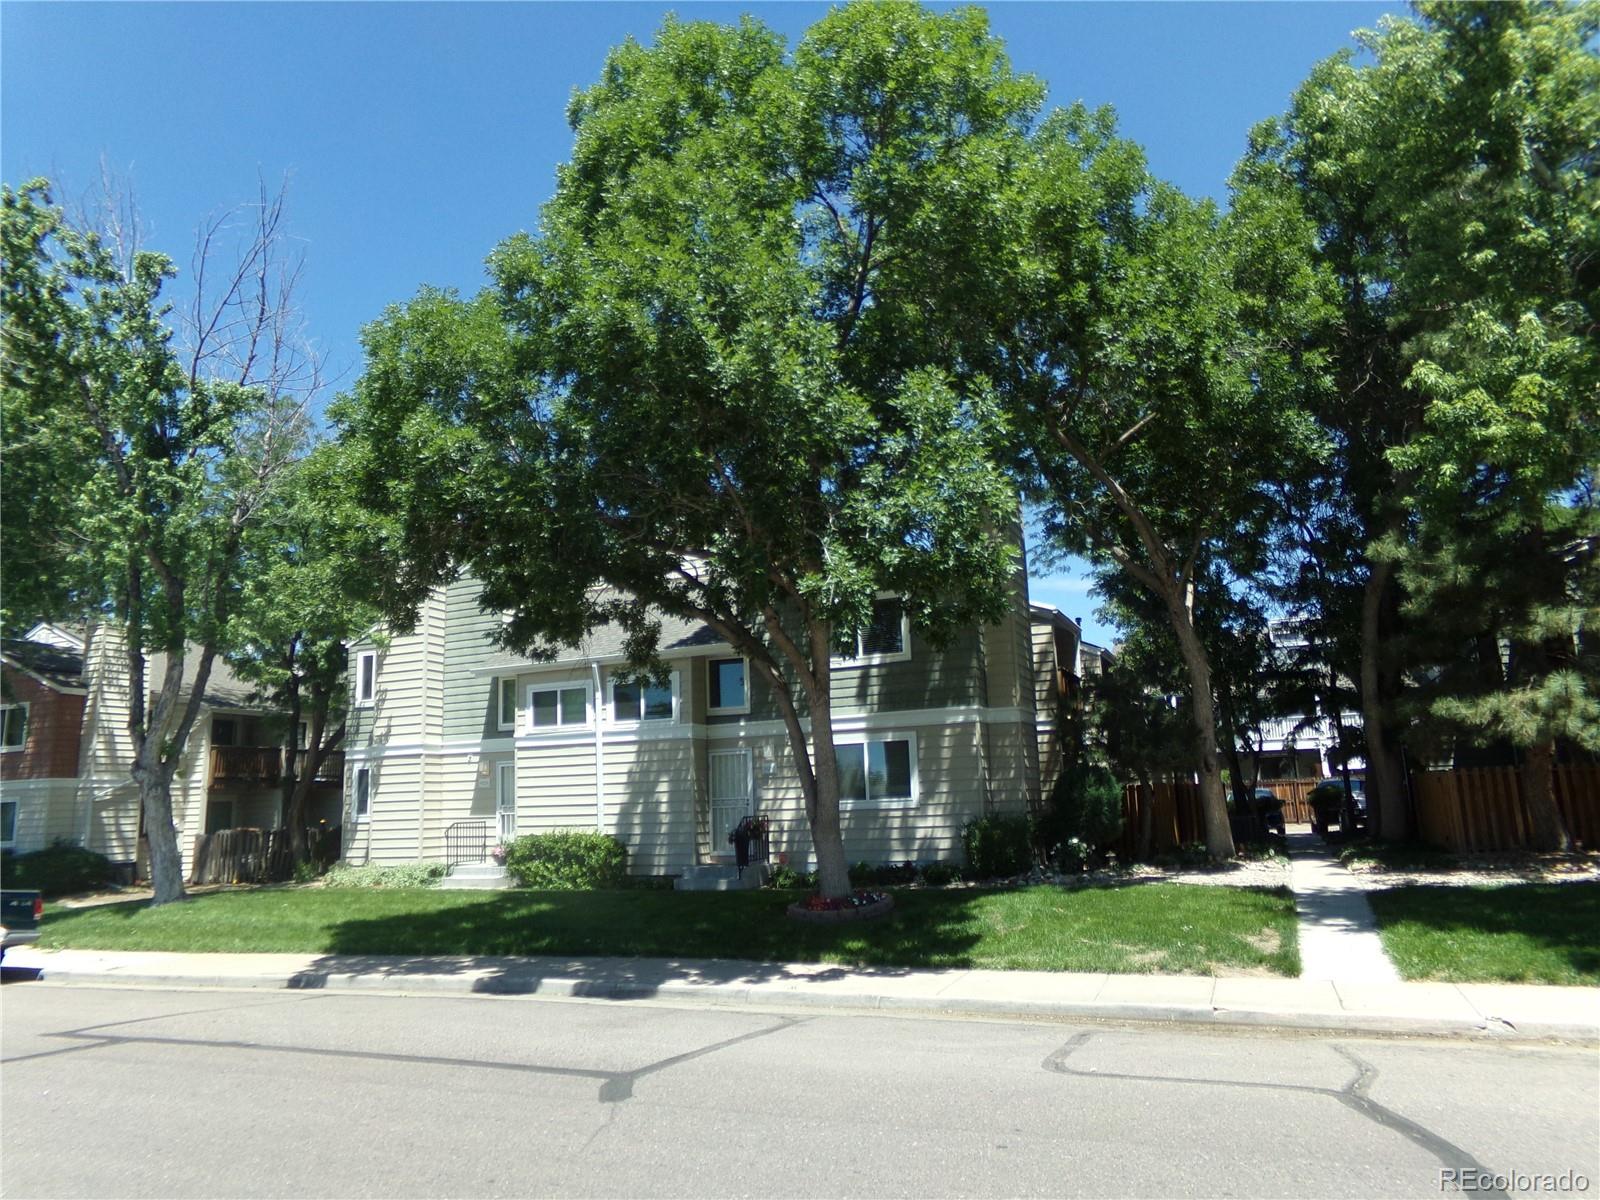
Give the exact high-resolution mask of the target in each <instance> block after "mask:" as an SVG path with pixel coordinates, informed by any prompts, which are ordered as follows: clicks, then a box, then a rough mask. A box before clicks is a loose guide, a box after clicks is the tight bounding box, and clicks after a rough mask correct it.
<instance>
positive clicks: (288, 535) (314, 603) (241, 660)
mask: <svg viewBox="0 0 1600 1200" xmlns="http://www.w3.org/2000/svg"><path fill="white" fill-rule="evenodd" d="M340 476H341V469H340V465H339V456H338V453H337V450H336V448H335V447H334V446H333V445H332V444H324V445H322V446H320V447H318V448H317V449H315V450H313V451H312V452H311V453H310V454H309V455H308V456H307V457H305V458H303V459H301V460H299V461H297V462H296V463H294V464H293V465H292V466H291V467H290V469H289V470H288V471H287V472H286V474H285V476H284V479H283V481H282V486H281V487H280V488H278V489H277V492H276V494H275V496H274V497H273V498H272V501H271V503H270V504H269V506H268V507H267V509H266V510H265V511H264V512H263V514H262V517H261V519H260V520H259V521H258V522H256V523H255V524H254V525H253V526H252V527H251V529H250V530H249V531H247V534H246V537H245V539H244V560H243V563H242V570H241V572H240V575H241V584H240V588H239V599H238V603H237V604H236V605H235V606H234V609H233V612H232V613H231V615H230V617H229V620H228V630H227V637H226V644H227V646H228V647H229V649H228V652H227V657H228V662H229V665H230V666H232V668H233V670H234V672H235V673H236V674H237V675H239V676H240V677H241V678H243V679H246V680H248V681H250V682H251V683H253V684H254V685H255V687H256V690H257V692H258V693H259V694H260V695H261V696H262V698H264V699H265V700H267V701H269V702H270V703H271V704H272V706H273V708H274V709H275V710H277V712H278V714H279V720H280V728H281V732H282V743H283V773H282V776H281V779H280V787H281V789H282V804H281V808H280V812H279V819H280V821H281V822H282V824H283V826H284V828H285V829H287V830H288V833H289V845H290V849H291V852H292V854H293V857H294V861H295V862H296V863H301V862H304V861H305V860H306V858H307V855H308V852H309V847H308V844H307V838H306V831H307V806H308V802H309V800H310V795H311V789H312V786H313V784H314V783H315V781H316V777H317V772H318V771H319V770H320V769H321V768H322V765H323V763H325V762H326V761H327V760H328V757H329V756H330V755H331V754H333V753H334V752H335V751H336V750H338V749H339V746H340V745H341V743H342V742H343V741H344V735H345V720H346V717H347V715H348V711H349V680H348V666H349V652H348V648H347V647H348V643H349V642H350V640H351V639H353V638H355V637H357V636H359V635H360V634H361V633H362V632H364V631H365V630H366V629H368V628H369V627H370V626H371V625H372V624H373V622H374V621H375V620H376V617H377V614H376V612H375V611H374V610H373V609H372V608H371V607H370V606H368V605H367V604H365V603H363V602H362V600H361V599H360V596H361V590H362V589H361V587H360V585H359V583H358V582H356V581H355V578H354V576H355V574H356V573H357V572H359V571H361V570H363V569H364V568H363V565H362V564H361V563H360V561H359V559H358V557H357V556H356V555H354V554H352V553H351V549H352V546H353V545H354V544H355V539H354V538H353V537H352V535H351V532H350V530H351V522H352V521H353V520H358V519H359V514H357V513H355V512H354V511H353V510H352V509H351V508H350V507H349V505H348V503H347V495H346V491H345V488H344V486H343V481H342V479H341V477H340ZM302 727H303V728H304V730H305V734H304V739H303V741H302V738H301V736H300V730H301V728H302Z"/></svg>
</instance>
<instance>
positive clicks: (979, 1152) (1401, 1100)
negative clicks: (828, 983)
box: [0, 981, 1600, 1197]
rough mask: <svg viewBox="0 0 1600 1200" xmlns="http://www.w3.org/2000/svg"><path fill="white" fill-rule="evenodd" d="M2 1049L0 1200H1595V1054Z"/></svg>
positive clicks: (272, 995) (1159, 1049) (727, 1022)
mask: <svg viewBox="0 0 1600 1200" xmlns="http://www.w3.org/2000/svg"><path fill="white" fill-rule="evenodd" d="M0 1058H3V1079H0V1102H3V1118H0V1128H3V1131H4V1145H3V1154H0V1194H3V1195H4V1196H6V1197H35V1196H205V1197H211V1196H384V1197H405V1196H524V1195H535V1196H543V1195H563V1196H565V1195H582V1196H619V1195H620V1196H635V1195H637V1196H739V1195H743V1196H771V1195H803V1196H914V1197H923V1196H1034V1195H1040V1196H1439V1195H1441V1194H1443V1195H1450V1194H1456V1193H1453V1192H1452V1189H1451V1187H1450V1185H1449V1184H1444V1185H1443V1186H1441V1172H1442V1171H1456V1172H1462V1173H1464V1172H1474V1171H1478V1172H1482V1173H1483V1176H1482V1177H1480V1182H1481V1181H1482V1178H1483V1177H1492V1176H1495V1175H1499V1176H1501V1177H1503V1178H1502V1180H1501V1182H1507V1181H1509V1182H1510V1183H1512V1184H1513V1187H1512V1188H1511V1190H1512V1192H1514V1193H1515V1192H1518V1191H1532V1190H1533V1186H1532V1185H1534V1184H1535V1183H1536V1182H1537V1180H1536V1177H1538V1176H1545V1175H1556V1176H1559V1175H1560V1173H1561V1172H1571V1173H1575V1176H1582V1177H1583V1181H1584V1182H1586V1183H1587V1190H1585V1191H1569V1192H1566V1193H1564V1194H1567V1195H1580V1196H1582V1195H1587V1196H1597V1195H1600V1059H1597V1055H1596V1052H1595V1050H1594V1049H1593V1048H1590V1047H1576V1046H1552V1045H1527V1044H1517V1045H1496V1044H1484V1043H1474V1042H1461V1041H1436V1040H1416V1041H1407V1040H1401V1039H1387V1040H1385V1039H1376V1038H1366V1039H1364V1038H1357V1037H1351V1038H1336V1037H1326V1036H1324V1037H1317V1036H1311V1035H1304V1034H1301V1035H1291V1034H1286V1033H1272V1032H1219V1031H1209V1030H1208V1031H1194V1030H1186V1029H1180V1028H1171V1029H1169V1028H1160V1027H1152V1026H1110V1025H1104V1026H1089V1025H1071V1024H1063V1023H1057V1022H1049V1021H1031V1022H1028V1021H1006V1022H1002V1021H981V1020H965V1021H955V1020H944V1019H936V1018H930V1017H909V1018H898V1017H882V1016H875V1015H874V1016H867V1015H861V1016H855V1015H841V1014H829V1015H817V1014H806V1013H803V1012H790V1013H784V1012H778V1011H772V1012H765V1011H755V1010H749V1009H732V1008H729V1009H721V1008H709V1007H696V1008H688V1007H684V1008H678V1007H672V1006H670V1005H667V1004H658V1003H642V1002H628V1003H618V1002H613V1001H576V1000H566V1001H562V1000H549V999H540V998H534V997H526V996H473V997H427V996H403V995H388V994H384V995H356V994H318V993H316V992H296V993H282V992H261V991H251V992H244V991H219V990H212V991H205V990H190V991H177V990H156V989H138V988H93V987H87V986H84V985H68V986H62V985H52V984H48V983H44V982H38V981H35V982H28V983H20V984H18V983H13V984H9V985H8V986H6V987H5V988H4V989H3V991H0ZM1575 1176H1574V1175H1569V1176H1567V1178H1568V1179H1569V1181H1571V1180H1573V1179H1574V1177H1575ZM1458 1177H1460V1176H1458ZM1490 1182H1491V1183H1492V1182H1493V1180H1492V1179H1490ZM1517 1184H1527V1185H1529V1186H1527V1187H1518V1186H1515V1185H1517ZM1459 1194H1463V1195H1476V1196H1488V1195H1494V1194H1496V1192H1495V1190H1494V1189H1492V1187H1491V1188H1490V1189H1488V1190H1484V1189H1481V1188H1480V1189H1479V1190H1476V1191H1473V1192H1470V1193H1469V1192H1462V1193H1459ZM1546 1194H1548V1192H1547V1193H1546Z"/></svg>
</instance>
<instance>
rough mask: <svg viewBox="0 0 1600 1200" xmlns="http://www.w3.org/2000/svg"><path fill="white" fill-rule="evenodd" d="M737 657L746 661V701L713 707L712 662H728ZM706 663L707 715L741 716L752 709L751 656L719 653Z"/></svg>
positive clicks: (741, 660)
mask: <svg viewBox="0 0 1600 1200" xmlns="http://www.w3.org/2000/svg"><path fill="white" fill-rule="evenodd" d="M735 658H737V659H738V660H739V661H740V662H742V663H744V703H743V704H735V705H726V704H725V705H723V706H722V707H721V708H712V707H711V664H712V663H717V662H728V661H729V660H730V659H735ZM705 663H706V715H707V716H711V717H724V716H739V715H741V714H746V713H748V712H749V711H750V656H749V655H748V654H719V655H717V656H716V657H715V658H708V659H706V660H705Z"/></svg>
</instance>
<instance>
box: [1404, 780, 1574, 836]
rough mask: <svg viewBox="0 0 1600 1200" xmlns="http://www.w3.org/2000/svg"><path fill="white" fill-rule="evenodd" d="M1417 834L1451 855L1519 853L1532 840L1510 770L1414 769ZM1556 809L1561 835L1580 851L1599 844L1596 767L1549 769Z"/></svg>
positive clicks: (1520, 790)
mask: <svg viewBox="0 0 1600 1200" xmlns="http://www.w3.org/2000/svg"><path fill="white" fill-rule="evenodd" d="M1413 781H1414V783H1415V785H1416V800H1417V833H1418V835H1419V836H1420V837H1421V839H1422V840H1423V841H1424V842H1427V843H1428V844H1429V845H1431V846H1439V847H1441V848H1443V849H1446V850H1454V851H1457V852H1472V851H1478V850H1520V849H1524V848H1526V847H1528V846H1529V845H1530V844H1531V842H1532V840H1533V830H1532V826H1531V824H1530V822H1529V821H1528V812H1527V808H1526V806H1525V805H1524V804H1523V802H1522V786H1521V773H1520V772H1519V771H1518V770H1517V768H1516V767H1474V768H1471V769H1468V770H1461V771H1419V772H1417V774H1416V775H1415V776H1413ZM1555 796H1556V807H1557V808H1558V809H1560V811H1561V817H1562V819H1563V820H1564V821H1565V822H1566V824H1567V832H1568V833H1569V834H1571V835H1572V839H1573V841H1575V842H1581V843H1582V844H1583V846H1584V847H1585V848H1586V849H1591V850H1592V849H1594V848H1595V847H1597V846H1600V765H1593V764H1589V765H1572V766H1561V767H1557V768H1556V769H1555Z"/></svg>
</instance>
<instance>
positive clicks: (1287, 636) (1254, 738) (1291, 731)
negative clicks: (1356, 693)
mask: <svg viewBox="0 0 1600 1200" xmlns="http://www.w3.org/2000/svg"><path fill="white" fill-rule="evenodd" d="M1301 629H1302V622H1301V621H1299V620H1298V619H1295V618H1285V619H1280V620H1275V621H1271V622H1269V623H1268V625H1267V636H1268V637H1269V638H1270V639H1271V641H1272V644H1273V645H1274V646H1275V647H1276V648H1277V649H1278V650H1281V651H1286V652H1289V653H1291V654H1295V655H1297V656H1299V657H1300V658H1302V659H1304V658H1305V656H1306V654H1307V653H1308V649H1309V643H1308V642H1307V640H1306V637H1305V634H1304V633H1302V632H1301ZM1311 662H1312V664H1313V665H1314V666H1316V667H1317V669H1318V670H1321V671H1323V672H1324V673H1326V670H1327V668H1326V666H1325V664H1322V663H1319V662H1318V661H1317V659H1315V658H1313V659H1312V660H1311ZM1342 686H1349V685H1348V681H1346V683H1345V684H1344V685H1342ZM1341 726H1342V728H1343V731H1344V744H1345V745H1346V746H1347V747H1355V746H1359V745H1360V744H1361V716H1360V714H1359V713H1350V712H1346V713H1342V714H1341V715H1340V717H1339V720H1338V721H1337V722H1335V720H1334V719H1333V717H1332V716H1331V715H1330V714H1328V713H1325V712H1314V713H1310V714H1307V713H1293V714H1290V715H1288V716H1282V717H1271V718H1268V719H1267V720H1265V721H1262V722H1261V723H1260V724H1259V725H1258V726H1256V727H1254V728H1252V729H1247V730H1245V731H1244V734H1243V739H1242V743H1241V745H1240V746H1239V753H1240V754H1242V755H1247V756H1248V757H1249V758H1250V760H1251V763H1252V765H1253V767H1254V769H1255V777H1256V778H1257V779H1327V778H1329V777H1331V776H1333V775H1337V774H1338V773H1339V771H1340V766H1341V764H1340V749H1339V731H1340V727H1341ZM1365 767H1366V763H1365V760H1363V759H1362V758H1360V757H1359V756H1358V755H1355V754H1354V753H1352V756H1351V758H1350V762H1349V768H1350V770H1352V771H1354V772H1356V773H1357V774H1360V773H1362V772H1363V771H1364V769H1365Z"/></svg>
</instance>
